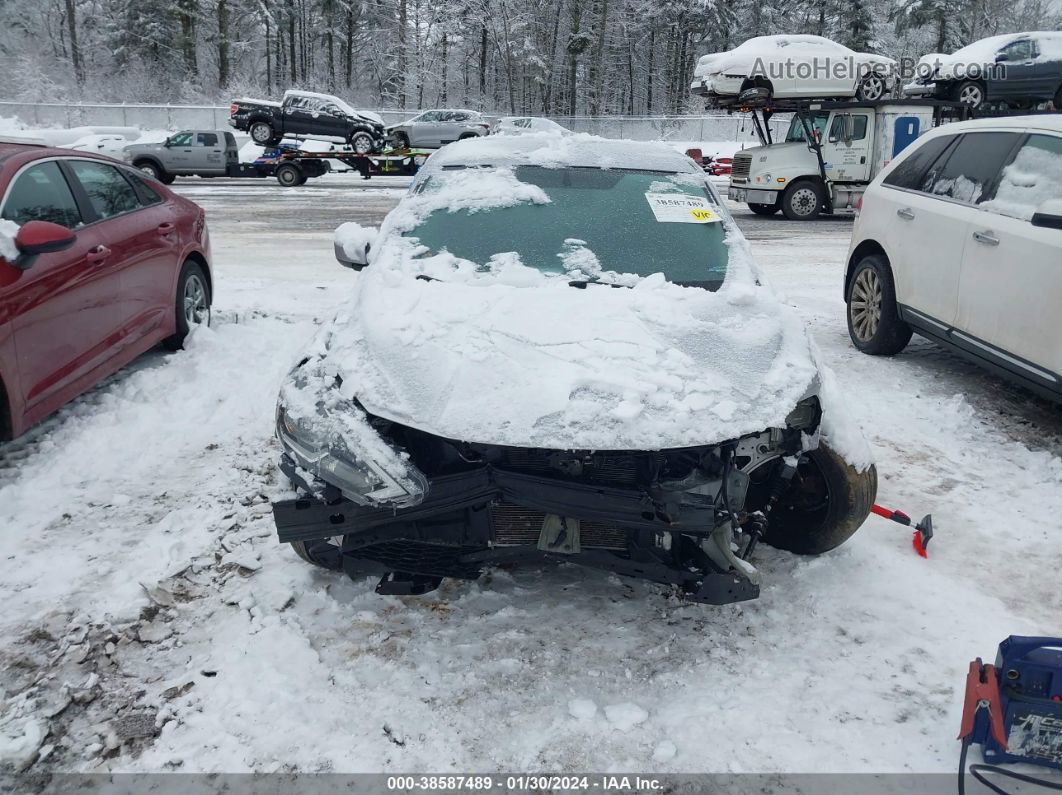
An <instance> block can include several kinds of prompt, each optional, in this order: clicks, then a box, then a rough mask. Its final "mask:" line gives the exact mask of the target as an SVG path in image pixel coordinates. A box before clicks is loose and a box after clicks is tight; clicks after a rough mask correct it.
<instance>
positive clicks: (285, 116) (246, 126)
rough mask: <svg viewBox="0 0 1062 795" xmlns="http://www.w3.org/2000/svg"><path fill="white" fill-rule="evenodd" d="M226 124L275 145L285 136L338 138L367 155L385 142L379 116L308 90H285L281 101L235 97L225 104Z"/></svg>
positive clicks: (255, 138) (266, 143)
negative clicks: (231, 101)
mask: <svg viewBox="0 0 1062 795" xmlns="http://www.w3.org/2000/svg"><path fill="white" fill-rule="evenodd" d="M229 124H230V125H231V126H232V127H235V128H236V129H237V130H245V131H247V132H248V133H250V135H251V138H252V139H253V140H254V142H255V143H256V144H260V145H262V146H276V145H277V144H279V143H280V141H281V140H282V139H283V138H284V137H285V136H297V137H301V138H323V139H325V140H329V141H332V140H336V139H338V140H340V141H342V142H343V143H345V144H347V145H348V146H350V147H351V148H352V149H353V150H354V151H355V152H357V153H358V154H360V155H367V154H372V153H374V152H379V151H380V150H381V149H383V147H384V144H385V143H386V141H387V132H386V130H384V123H383V119H381V118H380V117H379V116H377V115H376V114H375V113H372V112H371V111H366V110H354V108H352V107H350V105H348V104H347V103H346V102H344V101H343V100H341V99H339V98H338V97H333V96H329V95H328V94H316V93H314V92H312V91H287V92H285V94H284V101H283V102H270V101H268V100H260V99H237V100H235V101H233V103H232V105H230V106H229Z"/></svg>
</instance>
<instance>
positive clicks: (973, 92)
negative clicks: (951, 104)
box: [955, 80, 985, 110]
mask: <svg viewBox="0 0 1062 795" xmlns="http://www.w3.org/2000/svg"><path fill="white" fill-rule="evenodd" d="M955 101H956V102H961V103H962V104H963V105H965V106H966V107H968V108H969V109H970V110H978V109H979V108H980V107H981V106H982V105H983V104H985V87H984V85H982V84H981V83H979V82H978V81H976V80H964V81H963V82H961V83H959V85H958V86H956V87H955Z"/></svg>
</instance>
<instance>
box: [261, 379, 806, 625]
mask: <svg viewBox="0 0 1062 795" xmlns="http://www.w3.org/2000/svg"><path fill="white" fill-rule="evenodd" d="M342 404H343V405H342V407H340V406H338V405H333V406H330V407H329V408H328V410H327V412H326V413H327V417H328V422H327V423H325V424H324V425H322V424H321V423H319V422H310V423H307V422H306V421H304V420H301V419H298V418H296V417H295V416H293V413H292V412H291V411H290V410H289V409H287V408H285V407H284V406H283V398H282V405H281V407H280V408H278V422H277V434H278V437H279V439H280V441H281V443H282V445H283V447H284V452H283V454H282V457H281V464H280V466H281V469H282V470H283V472H284V473H285V475H287V477H288V478H289V480H290V481H291V483H292V484H293V487H294V489H295V493H296V496H295V497H294V498H291V499H284V500H280V501H277V502H275V503H274V504H273V513H274V518H275V521H276V526H277V533H278V537H279V540H280V541H281V542H287V543H293V544H294V545H296V548H297V549H300V548H301V551H300V554H301V555H303V557H307V558H308V559H311V560H312V561H313V562H316V563H318V564H319V565H325V566H327V567H329V568H335V569H340V568H341V569H342V570H344V571H346V572H347V573H348V574H349V575H350V576H351V577H354V578H360V577H364V576H370V575H378V576H380V577H381V580H380V584H379V585H378V586H377V591H378V592H379V593H387V594H420V593H425V592H427V591H430V590H432V589H434V588H436V587H437V586H438V585H439V583H440V582H441V581H442V579H443V578H446V577H454V578H461V579H476V578H477V577H479V575H480V574H481V573H482V572H483V570H484V569H485V568H486V567H489V566H494V565H498V564H504V563H512V562H520V561H528V562H534V561H544V560H554V561H568V562H572V563H579V564H582V565H586V566H591V567H595V568H600V569H605V570H608V571H612V572H615V573H617V574H621V575H626V576H631V577H638V578H642V579H647V580H651V581H654V582H658V583H664V584H668V585H672V586H675V587H677V588H678V589H680V590H681V591H682V592H683V593H684V594H686V595H687V596H688V597H689V598H690V599H692V600H694V601H699V602H704V603H707V604H727V603H731V602H738V601H744V600H748V599H754V598H756V597H757V596H758V595H759V577H758V574H757V572H756V570H755V568H754V567H753V566H752V565H751V564H750V563H748V561H747V560H746V558H747V557H748V555H749V554H750V553H751V551H752V548H753V547H754V546H755V544H756V541H757V540H758V538H759V537H760V536H762V535H763V533H764V532H765V531H766V519H765V515H764V513H763V511H764V509H766V510H767V512H768V513H769V510H770V508H769V507H768V506H769V504H770V503H771V501H772V500H773V499H775V498H776V497H777V495H778V494H780V493H781V491H782V490H784V489H786V488H789V487H790V480H791V478H792V477H793V475H794V473H795V472H796V461H797V457H798V456H799V455H800V454H801V452H802V449H803V448H804V447H805V446H806V445H807V442H808V440H809V439H812V438H814V433H815V429H816V428H817V426H818V423H819V419H820V415H821V411H820V409H819V404H818V400H817V399H816V398H815V397H809V398H807V399H805V400H804V401H802V402H801V403H800V404H798V406H797V407H796V408H795V409H794V411H793V412H792V413H791V414H790V416H789V418H788V419H787V421H786V427H784V428H772V429H768V430H765V431H763V432H761V433H758V434H752V435H748V436H745V437H742V438H740V439H735V440H731V441H727V442H723V443H720V444H715V445H707V446H702V447H688V448H681V449H669V450H658V451H646V450H613V451H594V450H554V449H541V448H525V447H512V446H500V445H489V444H475V443H466V442H461V441H456V440H452V439H445V438H441V437H439V436H435V435H432V434H429V433H426V432H424V431H421V430H418V429H414V428H411V427H408V426H404V425H401V424H398V423H395V422H392V421H389V420H387V419H384V418H381V417H376V416H373V415H372V414H370V413H368V412H367V411H365V410H364V409H363V408H362V407H361V406H360V405H359V404H358V403H357V401H348V400H344V401H342ZM337 411H338V412H339V413H340V414H341V416H342V418H343V420H342V423H341V424H340V425H336V422H335V418H336V414H337ZM326 413H325V412H322V411H321V407H320V406H319V407H318V409H317V411H316V414H317V415H318V417H323V416H325V414H326Z"/></svg>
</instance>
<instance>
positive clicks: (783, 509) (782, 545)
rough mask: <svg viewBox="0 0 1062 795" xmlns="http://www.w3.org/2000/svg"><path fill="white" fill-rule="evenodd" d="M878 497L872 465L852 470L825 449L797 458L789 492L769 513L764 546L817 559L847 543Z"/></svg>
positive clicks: (874, 471) (836, 455)
mask: <svg viewBox="0 0 1062 795" xmlns="http://www.w3.org/2000/svg"><path fill="white" fill-rule="evenodd" d="M877 493H878V473H877V470H876V469H875V468H874V466H873V465H871V467H870V468H869V469H867V470H865V471H863V472H860V471H858V470H856V469H855V468H854V467H852V466H851V465H849V464H848V462H847V461H845V460H844V459H843V458H841V456H839V455H838V454H837V453H835V452H834V451H833V450H831V449H830V448H828V447H826V446H825V445H820V446H819V447H818V448H816V449H815V450H810V451H808V452H807V453H804V455H802V456H801V457H800V462H799V463H798V464H797V471H796V474H795V475H794V476H793V482H792V484H791V485H790V487H789V490H788V491H786V493H785V494H784V495H783V496H782V498H781V500H779V501H778V504H777V506H775V508H774V510H773V511H771V521H770V525H769V526H768V528H767V535H766V536H764V539H763V540H764V541H765V542H766V543H768V544H770V545H771V546H773V547H777V548H778V549H785V550H788V551H789V552H795V553H797V554H798V555H819V554H822V553H823V552H828V551H829V550H831V549H834V548H835V547H839V546H840V545H841V544H843V543H844V542H845V541H847V540H848V539H849V538H850V537H851V535H852V534H853V533H855V531H856V530H858V529H859V526H860V525H862V524H863V521H864V520H865V519H866V518H867V516H868V515H869V514H870V506H871V505H873V504H874V499H875V497H877Z"/></svg>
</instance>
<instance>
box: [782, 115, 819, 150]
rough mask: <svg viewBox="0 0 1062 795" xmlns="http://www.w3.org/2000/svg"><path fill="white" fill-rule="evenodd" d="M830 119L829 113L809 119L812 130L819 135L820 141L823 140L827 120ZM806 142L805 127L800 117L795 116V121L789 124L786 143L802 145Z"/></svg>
mask: <svg viewBox="0 0 1062 795" xmlns="http://www.w3.org/2000/svg"><path fill="white" fill-rule="evenodd" d="M829 117H830V114H829V113H828V112H825V111H824V112H820V113H816V114H815V115H814V116H813V117H812V118H810V119H808V122H809V124H810V125H811V129H812V130H814V131H815V133H817V135H818V139H819V140H820V141H821V140H822V134H823V132H824V131H825V130H826V119H828V118H829ZM803 141H804V125H803V123H802V122H801V121H800V117H799V116H794V117H793V120H792V121H791V122H789V132H787V133H786V135H785V142H786V143H787V144H795V143H801V142H803Z"/></svg>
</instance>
